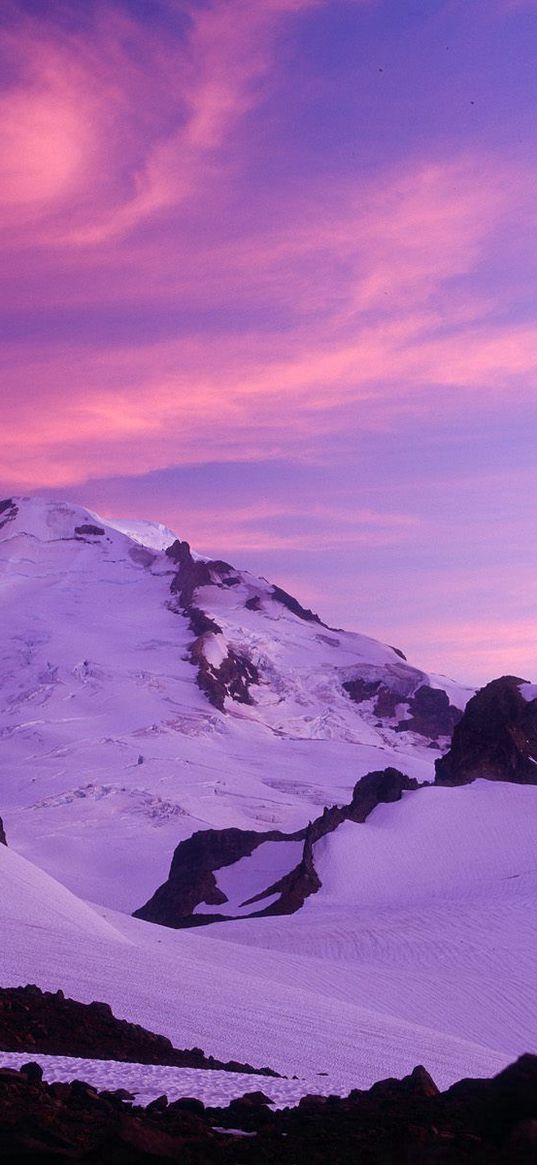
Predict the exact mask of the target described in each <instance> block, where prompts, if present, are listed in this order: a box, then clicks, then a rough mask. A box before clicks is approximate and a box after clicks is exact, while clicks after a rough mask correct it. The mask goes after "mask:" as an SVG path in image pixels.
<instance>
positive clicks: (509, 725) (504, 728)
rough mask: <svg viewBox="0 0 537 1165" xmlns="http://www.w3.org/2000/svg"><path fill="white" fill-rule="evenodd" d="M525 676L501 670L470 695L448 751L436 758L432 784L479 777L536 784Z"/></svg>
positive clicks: (535, 704)
mask: <svg viewBox="0 0 537 1165" xmlns="http://www.w3.org/2000/svg"><path fill="white" fill-rule="evenodd" d="M525 682H527V681H525V680H521V679H519V678H517V677H516V676H502V677H501V678H500V679H497V680H492V682H491V683H490V684H487V685H486V687H484V688H482V689H481V691H479V692H477V694H476V695H475V696H473V697H472V699H471V700H470V701H469V702H468V704H467V706H466V711H465V713H464V715H463V717H462V719H461V720H460V722H459V724H458V725H457V727H456V728H455V731H454V733H453V741H452V744H451V748H450V750H449V752H448V753H446V755H445V756H444V757H442V758H441V759H440V760H437V761H436V781H435V783H436V784H437V785H467V784H469V783H470V782H471V781H475V780H477V779H478V778H480V777H482V778H485V779H486V780H489V781H513V782H514V783H515V784H519V785H526V784H528V785H535V784H537V700H531V701H529V702H528V701H526V700H525V699H524V697H523V695H522V693H521V692H520V685H521V684H523V683H525Z"/></svg>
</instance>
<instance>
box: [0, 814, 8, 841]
mask: <svg viewBox="0 0 537 1165" xmlns="http://www.w3.org/2000/svg"><path fill="white" fill-rule="evenodd" d="M0 845H7V838H6V831H5V829H4V822H3V821H2V818H1V817H0Z"/></svg>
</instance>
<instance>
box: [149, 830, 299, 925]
mask: <svg viewBox="0 0 537 1165" xmlns="http://www.w3.org/2000/svg"><path fill="white" fill-rule="evenodd" d="M296 836H297V835H294V837H295V838H296ZM289 838H290V835H289V834H285V833H280V831H279V830H272V831H271V832H267V833H257V832H255V831H254V830H246V829H235V828H230V829H201V830H198V832H197V833H194V834H193V835H192V837H189V838H187V839H186V841H182V842H180V844H179V845H178V846H177V849H176V850H175V853H174V855H173V858H172V864H171V866H170V873H169V875H168V879H167V881H166V882H164V884H163V885H162V886H160V887H159V889H158V890H157V891H156V892H155V894H154V895H153V897H152V898H150V900H149V902H146V904H145V906H141V907H140V909H139V910H136V911H135V912H134V916H135V918H143V919H145V920H146V922H158V923H160V924H161V925H162V926H175V927H181V926H185V925H192V913H193V911H194V909H195V907H196V906H198V905H199V904H200V903H201V902H204V903H205V904H206V905H208V906H220V905H223V904H224V903H225V902H227V898H226V896H225V894H223V893H222V891H221V890H219V889H218V886H217V883H216V878H215V876H214V871H215V870H220V869H222V868H223V867H225V866H231V865H233V864H234V862H238V861H240V860H241V858H245V857H249V856H250V854H252V853H253V852H254V850H255V849H257V847H258V846H260V845H262V844H263V842H265V841H288V840H289ZM216 915H218V912H216ZM220 917H222V918H223V917H224V916H222V915H221V916H220ZM210 918H211V916H207V915H205V914H203V915H199V916H198V917H197V918H196V919H195V920H194V924H195V922H197V921H199V922H200V923H203V922H205V921H206V920H207V921H210Z"/></svg>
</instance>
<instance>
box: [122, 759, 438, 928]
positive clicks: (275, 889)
mask: <svg viewBox="0 0 537 1165" xmlns="http://www.w3.org/2000/svg"><path fill="white" fill-rule="evenodd" d="M419 788H420V786H419V783H418V781H416V780H414V779H413V778H411V777H407V776H406V775H405V774H404V773H401V772H399V770H398V769H394V768H387V769H384V770H378V771H375V772H371V773H368V774H367V775H366V776H365V777H362V778H361V780H360V781H358V782H357V784H356V785H355V787H354V791H353V795H352V799H351V801H350V803H349V804H348V805H342V806H337V805H334V806H332V807H331V808H325V809H324V810H323V812H322V813H321V814H320V816H319V817H317V818H316V819H315V820H314V821H311V822H310V823H309V824H308V825H307V826H306V827H305V828H304V829H302V830H299V831H297V832H296V833H287V834H286V833H282V832H279V831H274V830H272V831H268V832H264V833H263V832H258V833H256V832H254V831H246V830H240V829H223V830H215V829H212V830H199V831H198V832H197V833H195V834H193V836H192V837H191V838H188V839H187V840H186V841H183V842H181V843H180V844H179V845H178V846H177V849H176V850H175V853H174V855H173V859H172V863H171V867H170V873H169V875H168V879H167V881H166V882H164V883H163V884H162V886H160V887H159V888H158V890H156V892H155V894H154V895H153V896H152V897H151V898H150V899H149V901H148V902H146V903H145V904H144V905H143V906H141V907H139V909H138V910H136V911H134V916H135V917H136V918H143V919H145V921H146V922H154V923H159V924H160V925H161V926H172V927H177V928H181V927H185V926H206V925H207V924H208V923H211V922H222V921H225V920H226V919H228V920H231V919H234V918H237V917H244V915H241V916H238V915H236V914H233V913H229V914H223V913H222V912H221V911H219V910H215V911H214V913H213V912H209V913H207V912H203V913H198V914H196V913H195V909H196V907H197V906H199V905H200V904H201V903H204V904H206V905H208V906H215V907H218V906H223V905H224V904H225V903H226V902H227V901H228V899H227V897H226V895H225V894H224V893H223V891H222V890H221V889H220V888H219V886H218V882H217V879H216V877H215V872H216V871H218V870H221V869H223V868H225V867H227V866H231V865H234V864H235V863H236V862H240V861H241V860H242V859H243V858H245V857H250V856H251V854H252V853H253V852H254V851H255V850H256V849H258V848H259V846H261V845H264V844H266V843H268V842H271V843H276V844H277V843H280V842H289V841H300V842H302V843H303V844H302V855H301V858H300V861H299V863H298V864H297V865H296V866H294V867H293V868H292V869H290V870H289V871H288V873H286V874H285V875H284V876H283V877H281V878H280V879H278V880H277V881H276V882H273V883H271V884H269V885H267V886H266V887H263V889H262V890H261V891H260V892H258V893H257V894H255V895H254V896H252V897H251V898H248V899H246V900H245V901H244V902H243V904H242V905H244V906H257V905H258V904H260V903H262V902H263V901H264V900H265V899H267V898H268V899H271V898H274V897H275V896H276V901H270V902H269V903H268V905H265V906H262V905H259V908H258V909H254V910H252V911H251V912H249V915H248V917H253V918H259V917H263V916H269V915H275V914H294V913H295V912H296V911H297V910H300V908H301V907H302V906H303V905H304V902H305V900H306V898H308V897H309V896H310V894H315V893H316V892H317V891H318V890H319V889H320V887H321V881H320V879H319V876H318V874H317V871H316V869H315V862H314V845H315V843H316V842H318V841H319V840H320V839H321V838H322V837H325V836H326V835H327V834H328V833H332V832H333V831H334V830H335V829H337V828H338V826H339V825H341V824H342V823H343V822H344V821H354V822H357V823H361V822H364V821H366V819H367V818H368V816H369V814H370V813H372V812H373V810H374V809H375V808H376V806H377V805H380V804H387V803H390V802H393V801H399V800H400V798H401V796H402V794H403V792H414V791H415V790H417V789H419Z"/></svg>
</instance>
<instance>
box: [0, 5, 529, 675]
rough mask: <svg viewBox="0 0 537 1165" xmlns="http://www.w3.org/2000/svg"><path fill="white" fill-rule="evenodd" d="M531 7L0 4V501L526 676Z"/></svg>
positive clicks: (392, 636) (393, 639)
mask: <svg viewBox="0 0 537 1165" xmlns="http://www.w3.org/2000/svg"><path fill="white" fill-rule="evenodd" d="M536 44H537V6H536V5H535V4H534V3H532V2H531V0H528V2H523V0H517V2H516V3H515V2H514V0H490V3H487V4H483V3H482V2H481V0H418V2H417V3H412V4H410V3H406V2H405V0H185V2H181V3H179V0H177V2H176V0H153V2H152V3H151V4H147V5H146V4H144V3H142V2H141V0H96V2H95V3H90V4H88V3H87V2H86V0H65V2H64V3H50V0H47V2H45V0H7V3H6V4H4V5H3V17H2V24H1V28H0V62H1V67H2V86H1V89H0V214H1V220H2V226H1V235H2V248H3V262H2V266H1V269H0V283H1V289H2V302H3V320H2V333H3V345H2V357H1V359H2V386H3V387H2V458H1V461H0V477H1V481H0V496H2V497H3V496H6V495H10V494H12V493H44V494H46V495H49V496H57V497H60V498H61V497H64V498H70V499H76V500H77V501H79V502H81V503H82V504H83V505H85V506H88V507H91V508H93V509H95V510H96V511H99V512H101V513H102V514H103V515H104V516H107V515H108V516H113V515H116V516H122V517H126V516H132V517H140V518H141V517H146V518H153V519H156V520H159V521H162V522H165V523H166V524H167V525H169V526H170V527H172V528H173V529H176V530H177V531H178V533H179V534H180V536H181V537H183V538H186V539H188V540H189V541H190V542H191V543H192V545H193V546H194V547H195V548H196V549H197V550H199V551H200V552H202V553H210V554H215V555H219V556H224V557H226V558H228V559H230V560H231V561H234V562H236V563H237V565H239V566H245V567H248V568H249V569H250V570H254V571H258V572H259V573H261V574H263V575H265V576H267V577H269V578H271V579H273V580H274V581H276V582H279V583H280V584H281V585H283V586H285V587H286V588H287V589H289V590H292V591H295V592H296V593H297V594H298V595H299V596H300V598H301V600H302V601H303V602H305V603H307V604H308V605H310V606H313V607H315V608H317V609H320V611H321V614H322V616H323V618H325V619H326V620H327V621H328V622H329V623H332V624H335V625H345V626H346V627H348V628H350V629H352V628H354V629H357V630H360V631H362V632H364V633H366V634H370V635H374V636H377V637H379V638H381V639H383V640H385V641H387V642H389V643H395V644H396V645H397V646H399V647H401V648H402V649H403V650H404V651H405V652H407V654H408V655H409V656H410V657H411V658H412V660H413V661H414V662H415V663H416V664H418V665H422V666H423V667H429V668H434V669H435V670H443V671H445V672H451V673H454V674H456V675H457V676H458V677H460V678H461V679H463V680H468V681H475V682H481V681H485V680H487V679H489V678H491V677H492V676H493V675H497V674H500V673H501V672H502V671H504V670H506V669H507V670H508V671H509V672H511V673H514V674H520V675H523V676H525V677H527V678H528V679H532V680H535V679H537V667H536V665H535V630H534V629H535V598H534V574H535V568H536V566H537V550H536V549H535V546H536V538H535V534H536V521H535V507H534V504H533V498H534V496H535V492H536V487H537V461H536V456H535V447H536V433H537V388H536V373H537V315H536V307H535V304H536V297H535V269H536V263H537V248H536V242H535V240H536V237H537V234H536V216H537V199H536V192H537V159H536V157H535V148H534V139H535V100H536V97H537V72H536V70H535V45H536Z"/></svg>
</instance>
